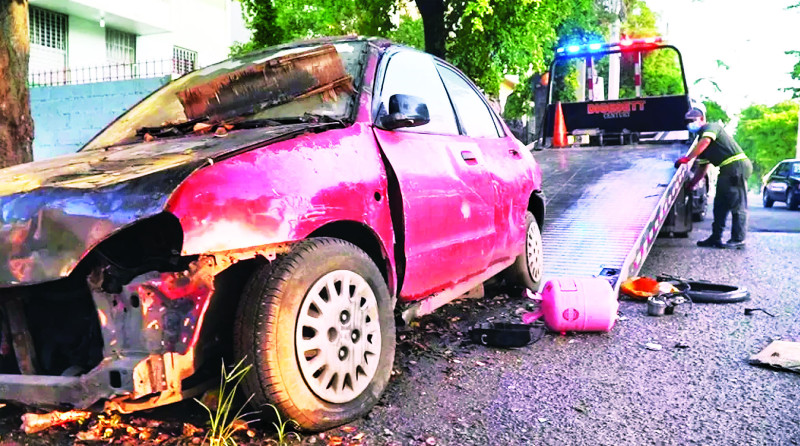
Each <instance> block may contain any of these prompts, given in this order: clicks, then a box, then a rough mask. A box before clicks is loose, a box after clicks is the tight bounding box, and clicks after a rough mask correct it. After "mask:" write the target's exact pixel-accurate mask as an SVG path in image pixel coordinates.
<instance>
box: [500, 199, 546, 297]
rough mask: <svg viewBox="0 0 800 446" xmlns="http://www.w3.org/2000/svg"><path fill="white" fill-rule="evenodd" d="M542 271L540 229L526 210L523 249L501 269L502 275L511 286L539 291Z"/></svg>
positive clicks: (542, 255) (542, 253) (542, 258)
mask: <svg viewBox="0 0 800 446" xmlns="http://www.w3.org/2000/svg"><path fill="white" fill-rule="evenodd" d="M543 273H544V251H543V250H542V231H541V228H540V226H539V223H538V222H537V221H536V218H535V217H534V216H533V214H532V213H531V212H530V211H528V212H526V213H525V250H524V252H523V253H522V254H520V255H518V256H517V258H516V259H515V260H514V263H513V264H512V265H511V266H509V267H508V268H506V269H505V270H504V271H503V276H504V278H505V279H506V281H507V282H508V283H509V284H510V285H511V286H513V287H522V288H527V289H530V290H532V291H539V287H540V286H541V283H542V276H543Z"/></svg>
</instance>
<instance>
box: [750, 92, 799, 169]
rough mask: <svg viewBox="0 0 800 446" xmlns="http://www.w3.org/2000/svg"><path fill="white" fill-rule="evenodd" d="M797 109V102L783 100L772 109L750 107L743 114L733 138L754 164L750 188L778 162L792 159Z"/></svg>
mask: <svg viewBox="0 0 800 446" xmlns="http://www.w3.org/2000/svg"><path fill="white" fill-rule="evenodd" d="M797 109H798V105H797V104H796V103H794V102H791V101H786V102H781V103H779V104H776V105H774V106H772V107H768V106H765V105H752V106H750V107H748V108H746V109H744V110H743V111H742V114H741V117H740V118H739V124H738V125H737V127H736V134H735V138H736V141H737V142H738V143H739V145H740V146H742V149H743V150H744V152H745V153H746V154H747V157H748V158H750V159H751V160H752V161H753V172H754V174H755V175H753V176H752V177H751V178H750V180H751V185H753V184H757V183H758V182H759V181H760V179H761V177H762V176H763V175H764V174H765V173H767V172H768V171H769V169H771V168H772V167H773V166H774V165H775V164H776V163H778V162H779V161H781V160H783V159H786V158H793V157H794V154H795V147H796V144H797V111H798V110H797Z"/></svg>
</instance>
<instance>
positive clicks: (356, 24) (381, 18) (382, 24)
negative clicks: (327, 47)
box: [230, 0, 395, 55]
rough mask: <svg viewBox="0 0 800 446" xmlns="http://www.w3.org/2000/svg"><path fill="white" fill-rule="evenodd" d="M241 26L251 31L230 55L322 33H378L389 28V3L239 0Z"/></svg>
mask: <svg viewBox="0 0 800 446" xmlns="http://www.w3.org/2000/svg"><path fill="white" fill-rule="evenodd" d="M240 1H241V3H242V14H243V16H244V20H245V25H246V26H247V28H248V29H250V30H251V31H252V32H253V35H252V38H251V40H250V41H249V42H246V43H237V44H235V45H234V46H233V47H231V49H230V52H231V55H239V54H243V53H246V52H249V51H253V50H257V49H261V48H265V47H267V46H270V45H276V44H279V43H285V42H290V41H293V40H298V39H309V38H314V37H322V36H342V35H348V34H364V35H382V34H385V33H387V32H389V30H390V29H391V27H392V24H391V20H390V18H391V13H392V12H393V11H394V8H395V4H394V3H393V2H382V1H379V0H282V1H280V2H275V1H274V0H240Z"/></svg>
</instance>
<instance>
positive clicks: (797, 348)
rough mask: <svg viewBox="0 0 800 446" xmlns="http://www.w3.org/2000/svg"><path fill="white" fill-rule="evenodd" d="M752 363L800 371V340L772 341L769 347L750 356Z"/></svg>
mask: <svg viewBox="0 0 800 446" xmlns="http://www.w3.org/2000/svg"><path fill="white" fill-rule="evenodd" d="M750 364H754V365H762V366H767V367H775V368H778V369H783V370H788V371H790V372H795V373H800V342H790V341H772V343H771V344H769V345H768V346H767V348H765V349H764V350H761V352H759V353H758V354H756V355H753V356H751V357H750Z"/></svg>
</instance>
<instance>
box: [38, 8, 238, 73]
mask: <svg viewBox="0 0 800 446" xmlns="http://www.w3.org/2000/svg"><path fill="white" fill-rule="evenodd" d="M29 14H30V16H29V19H30V20H29V23H30V37H31V48H30V66H29V73H30V77H29V81H30V84H31V85H32V86H39V85H64V84H80V83H88V82H102V81H108V80H120V79H130V78H142V77H158V76H162V75H166V74H178V75H180V74H183V73H185V72H188V71H191V70H193V69H194V68H196V67H200V66H205V65H209V64H212V63H214V62H217V61H219V60H222V59H224V58H226V57H227V55H228V49H229V47H230V46H231V45H232V44H233V43H234V42H235V41H246V40H248V38H249V34H248V31H247V30H246V29H245V27H244V23H243V20H242V12H241V6H240V4H239V2H238V1H236V0H137V1H135V2H131V1H122V0H30V4H29Z"/></svg>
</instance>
